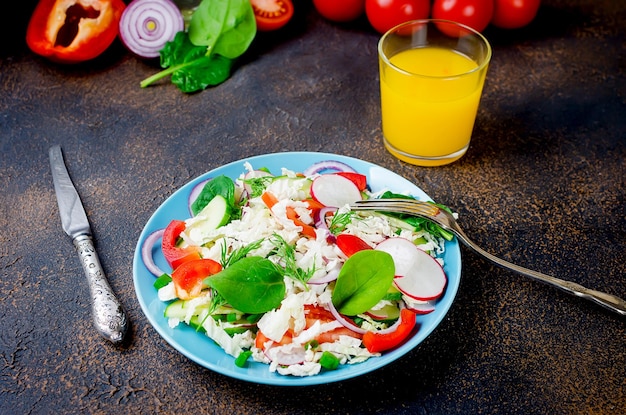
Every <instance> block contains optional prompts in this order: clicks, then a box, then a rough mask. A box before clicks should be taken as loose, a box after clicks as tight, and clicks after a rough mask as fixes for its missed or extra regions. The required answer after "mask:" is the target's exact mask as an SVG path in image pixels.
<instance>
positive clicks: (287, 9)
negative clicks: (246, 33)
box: [250, 0, 294, 32]
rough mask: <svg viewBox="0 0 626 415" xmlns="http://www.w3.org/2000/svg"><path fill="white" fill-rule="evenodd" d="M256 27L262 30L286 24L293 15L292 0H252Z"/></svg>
mask: <svg viewBox="0 0 626 415" xmlns="http://www.w3.org/2000/svg"><path fill="white" fill-rule="evenodd" d="M250 4H251V5H252V10H253V11H254V17H255V18H256V28H257V29H258V30H259V31H261V32H269V31H272V30H278V29H280V28H281V27H283V26H285V25H286V24H287V23H288V22H289V20H291V18H292V17H293V12H294V9H293V3H292V1H291V0H250Z"/></svg>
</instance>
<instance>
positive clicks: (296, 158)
mask: <svg viewBox="0 0 626 415" xmlns="http://www.w3.org/2000/svg"><path fill="white" fill-rule="evenodd" d="M326 160H336V161H339V162H342V163H345V164H348V165H349V166H351V167H352V168H354V169H355V170H357V171H358V172H360V173H362V174H365V175H366V176H367V182H368V183H369V184H370V187H371V188H372V190H373V191H378V190H381V189H387V188H388V189H390V190H392V191H396V192H404V191H409V192H410V193H411V194H412V195H413V196H415V197H417V198H419V199H423V200H430V198H429V197H428V195H426V194H425V193H424V192H423V191H422V190H421V189H420V188H418V187H417V186H415V185H414V184H412V183H411V182H409V181H408V180H406V179H404V178H402V177H400V176H398V175H397V174H395V173H393V172H391V171H389V170H387V169H384V168H382V167H380V166H377V165H374V164H371V163H368V162H365V161H362V160H358V159H354V158H350V157H345V156H339V155H335V154H326V153H309V152H293V153H275V154H267V155H262V156H256V157H250V158H248V159H245V160H240V161H236V162H232V163H229V164H227V165H225V166H222V167H219V168H217V169H215V170H212V171H210V172H208V173H206V174H203V175H202V176H200V177H197V178H196V179H194V180H192V181H191V182H189V183H187V184H186V185H184V186H183V187H182V188H180V189H179V190H177V191H176V192H175V193H174V194H173V195H172V196H170V197H169V198H168V199H167V200H166V201H165V203H163V204H162V205H161V206H160V207H159V208H158V209H157V210H156V212H155V213H154V214H153V215H152V217H151V218H150V220H149V221H148V223H147V224H146V226H145V228H144V229H143V232H142V233H141V236H140V237H139V241H138V243H137V248H136V250H135V256H134V261H133V279H134V284H135V291H136V292H137V298H138V299H139V303H140V304H141V308H142V310H143V312H144V314H145V315H146V317H147V318H148V320H149V321H150V323H151V324H152V326H153V327H154V328H155V329H156V331H157V332H158V333H159V334H160V335H161V337H163V338H164V339H165V341H167V342H168V343H169V344H170V345H171V346H172V347H174V348H175V349H176V350H178V351H179V352H180V353H182V354H183V355H185V356H187V357H188V358H189V359H191V360H193V361H194V362H196V363H197V364H199V365H201V366H204V367H206V368H208V369H211V370H213V371H215V372H218V373H221V374H223V375H226V376H230V377H233V378H237V379H241V380H244V381H249V382H254V383H261V384H270V385H280V386H303V385H316V384H324V383H330V382H337V381H341V380H345V379H350V378H353V377H355V376H360V375H363V374H365V373H368V372H371V371H373V370H376V369H378V368H380V367H383V366H385V365H387V364H389V363H391V362H393V361H394V360H396V359H399V358H400V357H402V356H403V355H405V354H406V353H408V352H409V351H410V350H412V349H413V348H415V347H416V346H417V345H419V344H420V343H421V342H422V341H423V340H424V339H425V338H426V336H428V335H429V334H430V333H431V332H432V331H433V330H434V329H435V327H437V325H439V323H440V322H441V320H442V319H443V317H444V316H445V315H446V313H447V312H448V310H449V309H450V306H451V305H452V301H453V300H454V297H455V296H456V293H457V290H458V287H459V283H460V278H461V252H460V249H459V245H458V242H457V241H456V240H454V241H453V242H448V243H446V250H445V253H444V256H443V259H444V261H445V266H444V271H445V273H446V275H447V276H448V285H447V287H446V291H445V293H444V295H443V296H442V297H441V298H440V299H439V300H438V302H437V305H436V310H435V311H434V312H432V313H430V314H427V315H420V316H417V323H418V324H417V326H416V327H417V329H416V331H415V333H414V335H413V336H412V337H411V338H409V340H408V341H406V342H405V343H404V344H402V345H401V346H400V347H398V348H396V349H394V350H391V351H388V352H385V353H383V355H382V356H381V357H377V358H371V359H369V360H367V361H365V362H363V363H358V364H354V365H342V366H340V367H339V368H338V369H336V370H332V371H324V370H323V371H322V372H321V373H320V374H318V375H315V376H308V377H291V376H282V375H279V374H276V373H271V372H270V371H269V366H268V365H265V364H262V363H257V362H252V361H248V363H247V365H246V367H244V368H239V367H237V366H236V365H235V362H234V358H233V357H231V356H229V355H227V354H226V353H224V352H223V351H222V349H221V348H220V347H219V346H217V345H216V344H215V343H214V342H213V341H212V340H211V339H209V338H208V337H206V336H205V335H203V334H200V333H197V332H196V331H195V330H194V329H192V328H190V327H188V326H185V325H183V324H181V325H179V326H178V327H177V328H175V329H172V328H170V327H169V326H168V324H167V319H166V318H165V317H164V316H163V312H164V311H165V306H166V304H165V303H163V302H161V301H159V299H158V298H157V291H156V290H155V289H154V287H153V286H152V284H153V283H154V280H155V277H154V276H153V275H152V274H151V273H150V272H149V271H148V269H147V268H146V266H145V264H144V262H143V260H142V258H141V246H142V245H143V243H144V240H145V239H146V238H147V237H148V236H149V235H150V234H151V233H153V232H154V231H157V230H159V229H163V228H165V227H166V226H167V224H168V223H169V222H170V221H171V220H172V219H181V220H184V219H186V218H188V217H189V210H188V202H187V200H188V197H189V194H190V192H191V191H192V189H193V188H194V186H196V185H197V184H198V183H200V182H202V181H204V180H206V179H209V178H212V177H216V176H219V175H222V174H223V175H226V176H228V177H231V178H232V179H236V178H237V177H239V175H240V174H241V173H242V172H244V171H245V168H244V162H246V161H248V162H250V163H251V164H252V166H253V167H254V168H261V167H266V168H268V169H269V170H270V171H272V172H273V173H275V174H276V173H280V171H281V170H280V169H281V168H282V167H286V168H288V169H290V170H293V171H304V170H305V169H306V168H307V167H309V166H311V165H312V164H314V163H317V162H321V161H326ZM152 253H153V256H154V260H155V262H156V264H157V265H158V266H159V267H160V268H161V269H163V270H168V269H169V268H168V265H167V263H166V262H165V259H164V258H163V256H162V254H161V250H160V248H159V244H156V246H155V247H154V248H153V250H152Z"/></svg>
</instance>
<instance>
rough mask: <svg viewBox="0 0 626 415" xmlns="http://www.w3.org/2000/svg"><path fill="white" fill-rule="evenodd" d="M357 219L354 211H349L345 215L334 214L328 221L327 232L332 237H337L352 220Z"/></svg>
mask: <svg viewBox="0 0 626 415" xmlns="http://www.w3.org/2000/svg"><path fill="white" fill-rule="evenodd" d="M358 217H359V216H358V213H357V212H355V211H349V212H345V213H338V212H336V213H335V214H334V215H333V217H332V218H331V220H330V224H329V225H328V230H329V231H330V233H332V234H333V235H338V234H340V233H341V232H343V231H345V230H346V227H347V226H348V225H349V224H350V223H351V222H352V220H353V219H355V218H358Z"/></svg>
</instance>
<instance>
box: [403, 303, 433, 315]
mask: <svg viewBox="0 0 626 415" xmlns="http://www.w3.org/2000/svg"><path fill="white" fill-rule="evenodd" d="M406 308H408V309H409V310H411V311H413V312H414V313H415V314H428V313H432V312H433V311H435V302H434V301H425V302H423V303H409V304H407V306H406Z"/></svg>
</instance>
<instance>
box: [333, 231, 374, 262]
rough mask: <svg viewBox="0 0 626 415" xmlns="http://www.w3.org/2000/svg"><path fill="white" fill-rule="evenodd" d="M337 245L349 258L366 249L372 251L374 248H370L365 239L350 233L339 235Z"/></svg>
mask: <svg viewBox="0 0 626 415" xmlns="http://www.w3.org/2000/svg"><path fill="white" fill-rule="evenodd" d="M336 243H337V246H338V247H339V249H341V252H343V253H344V254H346V256H347V257H351V256H352V255H354V254H356V253H357V252H359V251H363V250H365V249H372V247H371V246H369V245H368V244H367V242H365V241H364V240H363V239H361V238H359V237H358V236H356V235H351V234H349V233H342V234H340V235H337V242H336Z"/></svg>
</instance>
